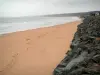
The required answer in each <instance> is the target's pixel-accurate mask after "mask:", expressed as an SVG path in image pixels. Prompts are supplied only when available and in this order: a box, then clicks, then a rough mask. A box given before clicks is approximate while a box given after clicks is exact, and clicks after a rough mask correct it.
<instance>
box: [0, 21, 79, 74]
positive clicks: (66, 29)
mask: <svg viewBox="0 0 100 75" xmlns="http://www.w3.org/2000/svg"><path fill="white" fill-rule="evenodd" d="M79 23H80V22H79V21H76V22H70V23H66V24H63V25H57V26H52V27H45V28H38V29H33V30H27V31H21V32H14V33H10V34H6V35H3V36H0V75H52V72H53V70H54V68H55V67H56V66H57V64H59V62H60V61H61V60H62V59H63V58H64V56H65V53H66V52H67V51H68V50H69V45H70V43H71V40H72V38H73V36H74V33H75V31H76V29H77V25H78V24H79Z"/></svg>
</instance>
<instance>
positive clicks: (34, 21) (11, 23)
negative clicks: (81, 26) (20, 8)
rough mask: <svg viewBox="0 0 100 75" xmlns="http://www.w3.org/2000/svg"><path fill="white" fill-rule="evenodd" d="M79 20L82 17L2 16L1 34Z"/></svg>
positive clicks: (0, 20)
mask: <svg viewBox="0 0 100 75" xmlns="http://www.w3.org/2000/svg"><path fill="white" fill-rule="evenodd" d="M78 20H80V18H79V17H77V16H73V17H72V16H71V17H64V16H63V17H61V16H60V17H55V16H54V17H53V16H52V17H31V18H30V17H19V18H0V35H2V34H7V33H13V32H18V31H25V30H30V29H36V28H43V27H50V26H55V25H59V24H64V23H67V22H73V21H78Z"/></svg>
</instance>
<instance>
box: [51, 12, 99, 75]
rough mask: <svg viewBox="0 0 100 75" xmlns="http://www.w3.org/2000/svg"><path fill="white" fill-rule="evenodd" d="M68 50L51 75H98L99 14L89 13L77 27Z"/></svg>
mask: <svg viewBox="0 0 100 75" xmlns="http://www.w3.org/2000/svg"><path fill="white" fill-rule="evenodd" d="M93 14H94V15H93ZM70 49H71V50H69V51H68V52H67V54H66V57H65V58H64V59H63V60H62V61H61V63H60V64H59V65H58V66H57V67H56V68H55V70H54V72H53V75H100V15H99V12H96V13H90V15H89V16H86V17H85V18H84V20H83V23H81V24H80V25H78V29H77V32H76V33H75V35H74V38H73V40H72V43H71V45H70Z"/></svg>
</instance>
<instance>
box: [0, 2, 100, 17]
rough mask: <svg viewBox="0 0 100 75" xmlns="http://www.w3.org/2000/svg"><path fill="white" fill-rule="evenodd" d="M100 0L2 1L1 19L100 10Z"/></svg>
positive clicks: (0, 3) (0, 7)
mask: <svg viewBox="0 0 100 75" xmlns="http://www.w3.org/2000/svg"><path fill="white" fill-rule="evenodd" d="M99 6H100V0H0V17H8V16H9V17H18V16H31V15H33V16H34V15H46V14H59V13H73V12H84V11H91V10H92V11H95V10H100V8H99Z"/></svg>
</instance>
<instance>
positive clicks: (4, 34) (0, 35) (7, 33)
mask: <svg viewBox="0 0 100 75" xmlns="http://www.w3.org/2000/svg"><path fill="white" fill-rule="evenodd" d="M79 21H81V20H75V21H69V22H66V23H62V24H56V25H50V26H44V27H40V28H32V29H26V30H19V31H14V32H6V33H3V34H0V37H2V36H6V35H9V34H13V33H17V32H24V31H29V30H37V29H43V28H49V27H55V26H60V25H64V24H67V23H72V22H79Z"/></svg>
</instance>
